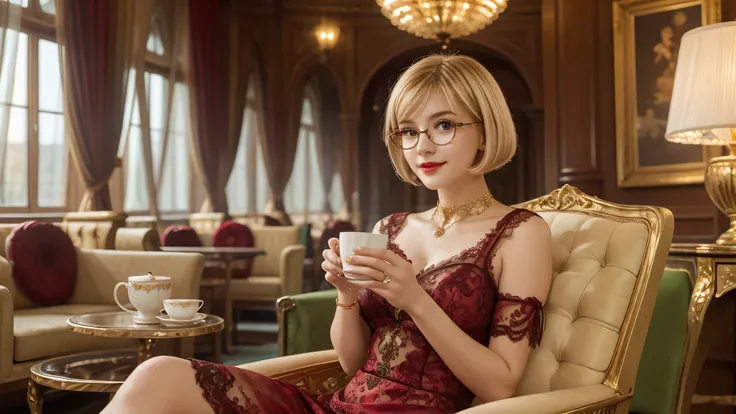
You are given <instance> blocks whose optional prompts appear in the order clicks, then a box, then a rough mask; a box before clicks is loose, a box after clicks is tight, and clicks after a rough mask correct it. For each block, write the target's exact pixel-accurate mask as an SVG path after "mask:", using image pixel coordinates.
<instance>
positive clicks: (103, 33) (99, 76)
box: [56, 0, 150, 211]
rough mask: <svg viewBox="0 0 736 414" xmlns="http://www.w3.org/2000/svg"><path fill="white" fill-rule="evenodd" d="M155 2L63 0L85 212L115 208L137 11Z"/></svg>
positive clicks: (72, 132) (73, 135)
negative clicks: (112, 182) (113, 188)
mask: <svg viewBox="0 0 736 414" xmlns="http://www.w3.org/2000/svg"><path fill="white" fill-rule="evenodd" d="M142 5H144V6H147V7H148V13H149V17H150V2H148V1H143V2H136V1H128V0H57V3H56V7H57V9H56V10H57V11H56V27H57V34H58V37H59V41H60V44H61V45H62V58H61V65H62V74H63V84H64V103H65V110H66V119H67V136H68V137H69V138H70V140H69V141H70V143H71V147H72V155H73V158H74V161H75V164H76V165H77V168H78V169H79V172H80V174H81V176H82V178H83V179H84V182H85V184H86V187H87V192H86V193H85V195H84V198H83V199H82V204H81V205H80V206H79V210H80V211H98V210H112V203H111V200H110V191H109V189H108V185H107V184H108V180H109V179H110V176H111V175H112V173H113V170H114V169H115V162H116V160H117V153H118V146H119V144H120V134H121V129H122V124H123V112H124V108H125V92H126V90H127V83H128V70H129V68H130V64H131V59H132V55H133V43H134V42H133V38H134V33H135V25H136V17H135V14H136V12H137V13H141V14H145V10H142V8H141V6H142Z"/></svg>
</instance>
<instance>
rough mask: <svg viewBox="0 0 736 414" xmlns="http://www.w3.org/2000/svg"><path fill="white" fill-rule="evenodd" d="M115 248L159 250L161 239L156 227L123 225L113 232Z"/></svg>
mask: <svg viewBox="0 0 736 414" xmlns="http://www.w3.org/2000/svg"><path fill="white" fill-rule="evenodd" d="M115 250H131V251H159V250H161V240H160V239H159V235H158V231H156V229H151V228H135V227H123V228H121V229H118V231H117V233H116V234H115Z"/></svg>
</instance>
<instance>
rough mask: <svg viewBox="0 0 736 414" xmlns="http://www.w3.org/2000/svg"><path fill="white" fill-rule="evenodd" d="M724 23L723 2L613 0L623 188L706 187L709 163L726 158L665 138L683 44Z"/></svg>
mask: <svg viewBox="0 0 736 414" xmlns="http://www.w3.org/2000/svg"><path fill="white" fill-rule="evenodd" d="M720 21H721V0H614V1H613V50H614V85H615V100H616V167H617V168H616V170H617V174H616V175H617V182H618V186H619V187H651V186H665V185H683V184H697V183H702V182H703V176H704V173H705V170H706V168H707V166H708V161H709V160H710V159H711V158H712V157H714V156H718V155H721V152H722V151H723V149H722V148H721V147H712V146H699V145H684V144H676V143H671V142H668V141H666V140H665V139H664V132H665V130H666V126H667V115H668V114H669V100H670V98H671V96H672V95H671V93H672V86H673V84H674V71H675V68H676V61H677V48H678V47H679V40H680V38H681V36H682V34H683V33H685V32H686V31H688V30H691V29H694V28H696V27H700V26H704V25H707V24H712V23H716V22H720ZM637 29H638V30H637Z"/></svg>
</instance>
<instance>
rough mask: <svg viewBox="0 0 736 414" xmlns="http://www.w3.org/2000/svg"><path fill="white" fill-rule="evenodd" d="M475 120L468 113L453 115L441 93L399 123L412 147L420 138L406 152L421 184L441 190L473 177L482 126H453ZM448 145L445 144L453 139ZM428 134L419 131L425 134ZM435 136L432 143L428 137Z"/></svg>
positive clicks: (407, 160) (462, 112)
mask: <svg viewBox="0 0 736 414" xmlns="http://www.w3.org/2000/svg"><path fill="white" fill-rule="evenodd" d="M474 121H475V120H474V119H473V118H472V117H471V116H470V115H469V114H468V113H466V112H464V111H460V112H453V110H452V109H451V108H450V105H449V103H448V102H447V99H446V98H445V96H444V94H442V93H441V92H434V93H433V94H432V95H430V96H429V99H428V100H427V104H426V105H425V106H424V107H423V108H420V109H419V110H418V111H417V113H414V114H412V115H411V116H410V117H409V118H408V119H403V120H399V130H402V131H404V132H403V133H402V136H404V137H406V138H405V142H407V143H408V145H407V146H410V144H411V143H412V142H411V141H415V140H416V139H417V138H416V137H417V136H418V141H417V142H416V146H415V147H414V148H411V149H407V150H404V151H403V153H404V158H405V159H406V162H407V163H408V164H409V167H411V169H412V171H413V172H414V174H416V175H417V177H419V179H420V180H421V182H422V184H424V186H425V187H427V188H428V189H430V190H438V189H441V188H448V187H451V186H455V185H458V184H461V183H462V182H463V181H466V180H468V179H470V178H472V177H473V175H471V174H470V173H469V172H468V171H467V170H468V169H469V168H470V167H471V166H472V165H473V164H474V163H475V162H476V157H477V155H478V150H479V148H480V143H481V140H482V137H483V132H482V131H483V125H482V124H481V123H474V124H470V125H464V126H458V127H454V124H456V123H471V122H474ZM452 129H454V130H455V136H454V138H453V139H452V141H450V142H449V143H448V144H445V145H438V144H442V143H443V142H444V141H447V140H448V139H449V137H451V136H452ZM425 130H427V132H421V133H420V132H419V131H425ZM427 134H429V136H431V137H432V140H434V142H433V141H432V140H431V139H430V138H429V137H428V136H427Z"/></svg>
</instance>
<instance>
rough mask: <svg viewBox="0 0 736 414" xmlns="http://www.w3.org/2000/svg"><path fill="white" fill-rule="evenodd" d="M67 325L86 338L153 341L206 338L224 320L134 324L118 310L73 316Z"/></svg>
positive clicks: (215, 330)
mask: <svg viewBox="0 0 736 414" xmlns="http://www.w3.org/2000/svg"><path fill="white" fill-rule="evenodd" d="M67 326H68V327H69V329H70V330H72V331H73V332H77V333H81V334H85V335H93V336H105V337H112V338H138V339H156V338H184V337H188V336H200V335H207V334H209V333H213V332H218V331H221V330H222V329H223V326H224V321H223V319H222V318H221V317H219V316H215V315H206V316H205V318H204V319H202V320H201V321H198V322H194V323H191V324H187V325H181V326H166V325H142V324H137V323H135V322H133V316H132V315H131V314H129V313H127V312H122V311H120V312H100V313H87V314H82V315H75V316H72V317H70V318H69V319H68V320H67Z"/></svg>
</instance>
